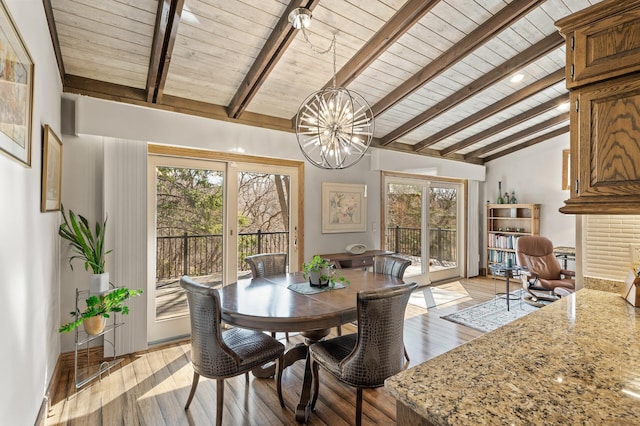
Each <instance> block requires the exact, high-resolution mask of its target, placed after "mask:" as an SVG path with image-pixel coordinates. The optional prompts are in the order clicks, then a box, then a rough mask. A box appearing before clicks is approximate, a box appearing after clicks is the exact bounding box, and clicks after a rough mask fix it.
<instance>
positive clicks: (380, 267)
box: [373, 254, 411, 279]
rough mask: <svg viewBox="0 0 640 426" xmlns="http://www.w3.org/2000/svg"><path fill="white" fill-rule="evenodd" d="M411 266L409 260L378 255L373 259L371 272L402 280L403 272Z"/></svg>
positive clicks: (389, 255) (388, 255)
mask: <svg viewBox="0 0 640 426" xmlns="http://www.w3.org/2000/svg"><path fill="white" fill-rule="evenodd" d="M410 265H411V260H409V259H405V258H402V257H400V256H394V255H391V254H379V255H376V256H375V257H374V259H373V272H375V273H376V274H385V275H393V276H394V277H397V278H400V279H402V277H404V271H406V270H407V268H408V267H409V266H410Z"/></svg>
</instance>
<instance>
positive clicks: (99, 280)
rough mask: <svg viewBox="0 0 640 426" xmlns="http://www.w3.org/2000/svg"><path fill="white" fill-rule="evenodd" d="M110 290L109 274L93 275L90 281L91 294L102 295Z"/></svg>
mask: <svg viewBox="0 0 640 426" xmlns="http://www.w3.org/2000/svg"><path fill="white" fill-rule="evenodd" d="M107 290H109V273H108V272H105V273H103V274H91V278H90V279H89V293H90V294H102V293H104V292H105V291H107Z"/></svg>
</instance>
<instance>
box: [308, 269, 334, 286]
mask: <svg viewBox="0 0 640 426" xmlns="http://www.w3.org/2000/svg"><path fill="white" fill-rule="evenodd" d="M329 273H330V268H324V269H320V270H319V271H309V285H310V286H312V287H326V286H328V285H329ZM323 278H324V279H323Z"/></svg>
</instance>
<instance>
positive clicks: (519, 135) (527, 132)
mask: <svg viewBox="0 0 640 426" xmlns="http://www.w3.org/2000/svg"><path fill="white" fill-rule="evenodd" d="M567 120H569V113H568V112H565V113H564V114H560V115H557V116H555V117H553V118H550V119H548V120H545V121H543V122H541V123H538V124H534V125H533V126H531V127H528V128H526V129H524V130H520V131H519V132H516V133H514V134H512V135H509V136H506V137H504V138H502V139H500V140H499V141H496V142H493V143H490V144H489V145H486V146H483V147H481V148H478V149H476V150H475V151H471V152H469V153H467V154H465V156H464V158H465V159H467V158H475V157H480V156H481V155H482V154H486V153H489V152H491V151H495V150H496V149H499V148H502V147H503V146H506V145H509V144H512V143H513V142H515V141H517V140H519V139H523V138H526V137H528V136H531V135H533V134H535V133H538V132H541V131H543V130H545V129H548V128H549V127H553V126H555V125H557V124H560V123H562V122H564V121H567Z"/></svg>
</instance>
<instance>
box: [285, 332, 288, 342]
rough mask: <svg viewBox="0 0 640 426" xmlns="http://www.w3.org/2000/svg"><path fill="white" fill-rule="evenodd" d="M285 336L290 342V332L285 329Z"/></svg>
mask: <svg viewBox="0 0 640 426" xmlns="http://www.w3.org/2000/svg"><path fill="white" fill-rule="evenodd" d="M284 337H285V339H286V340H287V342H288V341H289V332H288V331H285V332H284Z"/></svg>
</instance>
